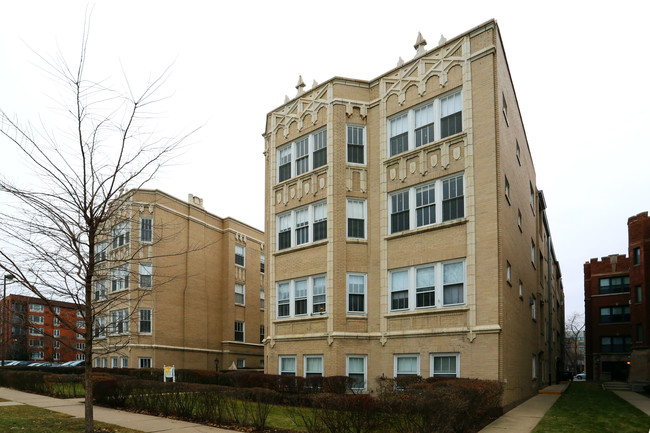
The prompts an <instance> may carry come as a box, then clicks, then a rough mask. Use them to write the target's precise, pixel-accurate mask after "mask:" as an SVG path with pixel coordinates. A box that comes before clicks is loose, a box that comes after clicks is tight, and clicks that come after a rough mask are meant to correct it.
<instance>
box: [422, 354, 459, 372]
mask: <svg viewBox="0 0 650 433" xmlns="http://www.w3.org/2000/svg"><path fill="white" fill-rule="evenodd" d="M436 358H454V359H455V363H456V364H455V365H456V373H455V374H456V376H455V377H460V353H453V352H450V353H431V354H430V365H429V375H430V376H431V377H436V376H437V377H449V376H448V373H442V374H438V375H436V372H435V368H434V366H435V359H436Z"/></svg>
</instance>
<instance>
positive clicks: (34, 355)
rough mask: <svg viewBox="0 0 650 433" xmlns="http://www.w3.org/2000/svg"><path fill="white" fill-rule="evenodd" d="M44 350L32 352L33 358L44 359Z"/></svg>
mask: <svg viewBox="0 0 650 433" xmlns="http://www.w3.org/2000/svg"><path fill="white" fill-rule="evenodd" d="M43 358H44V356H43V352H32V359H43Z"/></svg>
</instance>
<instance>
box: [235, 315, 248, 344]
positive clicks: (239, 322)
mask: <svg viewBox="0 0 650 433" xmlns="http://www.w3.org/2000/svg"><path fill="white" fill-rule="evenodd" d="M237 325H241V330H238V329H237ZM238 332H241V340H237V333H238ZM233 341H237V342H239V343H245V342H246V322H244V321H243V320H235V332H234V335H233Z"/></svg>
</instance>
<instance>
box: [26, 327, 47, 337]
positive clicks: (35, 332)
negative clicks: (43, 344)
mask: <svg viewBox="0 0 650 433" xmlns="http://www.w3.org/2000/svg"><path fill="white" fill-rule="evenodd" d="M29 335H45V331H44V330H43V328H35V327H33V326H30V327H29Z"/></svg>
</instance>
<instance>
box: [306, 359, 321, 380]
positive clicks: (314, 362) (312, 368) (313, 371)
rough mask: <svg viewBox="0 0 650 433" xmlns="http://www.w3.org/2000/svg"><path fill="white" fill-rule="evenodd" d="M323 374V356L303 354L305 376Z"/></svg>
mask: <svg viewBox="0 0 650 433" xmlns="http://www.w3.org/2000/svg"><path fill="white" fill-rule="evenodd" d="M314 376H319V377H322V376H323V357H322V356H321V355H305V377H314Z"/></svg>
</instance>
